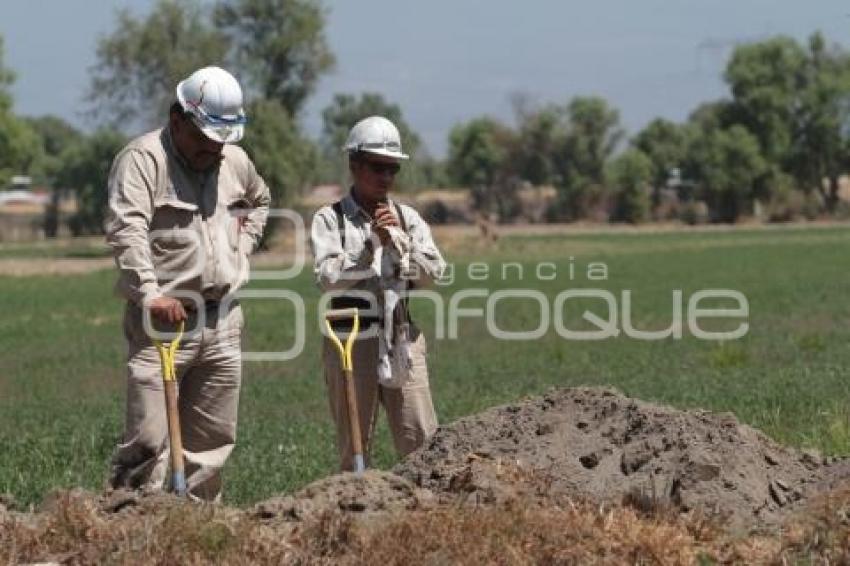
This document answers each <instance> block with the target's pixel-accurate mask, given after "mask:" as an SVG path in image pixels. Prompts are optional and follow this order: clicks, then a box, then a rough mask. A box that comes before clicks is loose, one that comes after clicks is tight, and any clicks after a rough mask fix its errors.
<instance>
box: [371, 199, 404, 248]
mask: <svg viewBox="0 0 850 566" xmlns="http://www.w3.org/2000/svg"><path fill="white" fill-rule="evenodd" d="M374 219H375V225H374V230H375V233H376V234H377V235H378V237H379V238H380V239H381V244H383V245H387V244H389V243H390V233H389V231H388V230H387V228H389V227H390V226H400V224H399V222H398V217H397V216H396V215H395V212H394V211H393V209H392V207H390V205H389V204H388V203H386V202H381V203H378V206H377V208H375V217H374Z"/></svg>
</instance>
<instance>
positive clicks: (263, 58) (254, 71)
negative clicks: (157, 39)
mask: <svg viewBox="0 0 850 566" xmlns="http://www.w3.org/2000/svg"><path fill="white" fill-rule="evenodd" d="M214 22H215V25H216V26H217V28H218V29H219V30H221V31H222V32H223V33H224V34H226V36H227V37H228V38H229V40H230V42H231V44H232V45H233V48H234V51H235V53H234V55H233V58H234V59H235V62H236V63H237V66H238V68H239V69H244V71H245V72H246V74H247V77H246V78H247V79H248V80H247V83H248V85H249V86H251V87H252V88H253V91H254V92H255V94H256V95H257V96H258V97H260V98H265V99H268V100H276V101H278V102H279V103H280V104H281V106H283V108H285V109H286V110H287V111H288V112H289V113H290V114H291V115H293V116H295V115H297V114H298V112H299V111H300V110H301V107H302V106H303V105H304V101H305V100H306V99H307V97H308V96H309V95H310V94H311V93H312V92H313V91H314V90H315V88H316V83H317V82H318V80H319V77H321V75H322V74H323V73H325V72H327V71H329V70H330V69H331V68H332V67H333V65H334V56H333V54H332V53H331V50H330V47H329V46H328V43H327V39H326V38H325V31H324V27H325V13H324V11H323V8H322V5H321V3H320V2H317V1H314V0H223V1H220V2H219V3H218V4H217V5H216V7H215V10H214Z"/></svg>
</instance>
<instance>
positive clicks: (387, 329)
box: [372, 226, 412, 389]
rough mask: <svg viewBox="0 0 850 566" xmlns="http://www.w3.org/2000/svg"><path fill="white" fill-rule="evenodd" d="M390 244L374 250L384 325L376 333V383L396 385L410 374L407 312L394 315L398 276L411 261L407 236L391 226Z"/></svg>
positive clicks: (400, 283) (401, 286) (398, 294)
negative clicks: (382, 298) (381, 297)
mask: <svg viewBox="0 0 850 566" xmlns="http://www.w3.org/2000/svg"><path fill="white" fill-rule="evenodd" d="M387 231H388V232H389V234H390V244H389V245H388V246H379V247H378V248H377V249H376V250H375V255H374V259H373V263H372V267H373V269H374V270H375V271H376V272H377V273H379V274H380V279H379V281H380V286H381V290H382V292H383V297H384V316H383V319H384V325H383V328H381V330H380V332H379V333H378V383H380V384H381V385H382V386H384V387H389V388H393V389H398V388H400V387H402V386H403V385H404V384H405V382H407V380H408V379H409V378H410V369H411V366H412V358H411V356H410V323H409V321H408V320H407V316H406V313H403V314H402V316H398V315H396V307H398V304H399V301H401V299H402V298H403V294H404V291H405V289H406V282H405V281H404V280H403V279H402V278H401V277H400V276H399V274H400V273H405V272H406V271H407V270H408V268H409V263H410V236H408V235H407V234H405V233H404V232H403V231H402V230H401V229H400V228H398V227H396V226H390V227H389V228H387Z"/></svg>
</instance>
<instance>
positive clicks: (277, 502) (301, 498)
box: [254, 470, 434, 521]
mask: <svg viewBox="0 0 850 566" xmlns="http://www.w3.org/2000/svg"><path fill="white" fill-rule="evenodd" d="M433 501H434V496H433V494H432V493H431V492H430V491H428V490H425V489H421V488H418V487H416V486H415V485H413V484H412V483H411V482H410V481H408V480H406V479H404V478H402V477H399V476H397V475H395V474H392V473H390V472H384V471H380V470H367V471H366V472H365V473H364V474H362V475H360V476H358V475H355V474H353V473H344V474H339V475H335V476H330V477H327V478H324V479H321V480H318V481H316V482H313V483H311V484H310V485H308V486H306V487H304V488H303V489H301V490H300V491H298V492H296V493H294V494H292V495H286V496H282V497H274V498H272V499H268V500H266V501H264V502H262V503H259V504H257V505H256V507H255V508H254V511H255V513H256V515H257V516H258V517H259V518H261V519H283V520H286V521H302V520H306V519H315V518H317V517H319V516H321V515H323V514H325V513H328V512H337V511H338V512H342V513H352V514H356V515H370V514H374V513H381V512H385V511H412V510H415V509H422V508H426V507H428V506H429V505H430V504H431V503H433Z"/></svg>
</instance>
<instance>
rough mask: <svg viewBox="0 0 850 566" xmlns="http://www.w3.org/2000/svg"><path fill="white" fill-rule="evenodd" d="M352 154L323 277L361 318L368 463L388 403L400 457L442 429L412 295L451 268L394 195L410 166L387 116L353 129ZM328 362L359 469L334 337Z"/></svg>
mask: <svg viewBox="0 0 850 566" xmlns="http://www.w3.org/2000/svg"><path fill="white" fill-rule="evenodd" d="M343 149H344V150H345V152H346V153H347V154H348V162H349V171H350V173H351V177H352V180H353V183H352V187H351V191H350V192H349V194H348V195H346V196H345V197H344V198H343V199H342V200H340V201H338V202H336V203H334V204H333V205H329V206H325V207H323V208H321V209H320V210H319V211H318V212H317V213H316V215H315V216H314V217H313V222H312V227H311V244H312V247H313V253H314V257H315V264H314V269H315V273H316V278H317V281H318V284H319V286H320V288H321V289H322V290H323V291H325V292H326V294H328V295H330V297H329V300H330V306H331V307H332V308H346V307H356V308H358V309H359V311H360V319H361V328H362V330H361V333H360V338H359V339H358V340H357V341H356V343H355V345H354V349H353V352H352V359H353V369H354V383H355V393H356V397H357V410H358V412H359V415H357V424H358V425H359V428H360V436H361V438H362V440H363V444H364V446H365V447H367V450H366V454H365V456H366V459H367V460H368V456H369V454H368V452H369V451H368V447H369V445H370V440H371V438H372V434H373V428H374V422H375V418H376V417H377V413H378V407H379V405H383V407H384V409H385V411H386V415H387V421H388V423H389V428H390V432H391V433H392V437H393V443H394V445H395V448H396V451H397V452H398V453H399V455H402V456H404V455H407V454H409V453H410V452H412V451H413V450H415V449H416V448H418V447H419V446H421V445H422V443H424V442H425V441H426V440H427V439H428V438H429V437H430V436H431V435H432V434H433V433H434V432H435V430H436V428H437V417H436V413H435V411H434V405H433V401H432V398H431V389H430V384H429V378H428V368H427V364H426V350H427V345H426V343H425V337H424V335H423V334H422V333H421V332H420V331H419V329H418V328H417V327H416V325H415V324H413V323H412V321H411V320H410V315H409V311H408V309H407V294H408V292H409V291H410V290H412V289H416V288H420V287H422V286H425V285H427V284H429V283H431V282H433V281H434V280H435V279H437V278H439V277H440V276H441V274H442V272H443V270H444V268H445V261H444V260H443V257H442V255H441V254H440V251H439V249H438V248H437V245H436V244H435V243H434V239H433V237H432V236H431V230H430V228H429V227H428V225H427V224H426V223H425V221H424V220H423V219H422V217H421V216H420V215H419V213H418V212H417V211H416V210H415V209H414V208H412V207H410V206H407V205H404V204H401V203H399V202H396V201H393V200H392V199H391V198H390V196H389V195H390V192H391V190H392V189H393V186H394V181H395V177H396V175H397V174H398V173H399V171H400V168H401V162H402V161H405V160H407V159H408V155H407V154H405V153H404V151H403V148H402V140H401V137H400V135H399V131H398V129H397V128H396V126H395V125H394V124H393V123H392V122H391V121H390V120H387V119H386V118H384V117H381V116H371V117H368V118H365V119H363V120H361V121H359V122H358V123H357V124H355V125H354V127H353V128H352V129H351V132H350V133H349V136H348V140H347V141H346V143H345V146H344V148H343ZM340 330H344V329H340ZM322 361H323V365H324V377H325V382H326V385H327V389H328V394H329V397H330V407H331V414H332V417H333V419H334V421H335V424H336V430H337V448H338V452H339V458H340V468H341V469H343V470H351V469H353V468H354V458H353V456H354V455H353V450H352V448H353V447H352V439H351V437H350V429H349V427H348V413H347V405H346V397H345V391H344V386H343V381H342V379H343V372H342V367H341V365H340V359H339V355H338V353H337V351H336V350H335V347H334V346H333V344H332V343H331V341H330V340H328V339H326V340H325V345H324V351H323V357H322Z"/></svg>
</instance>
